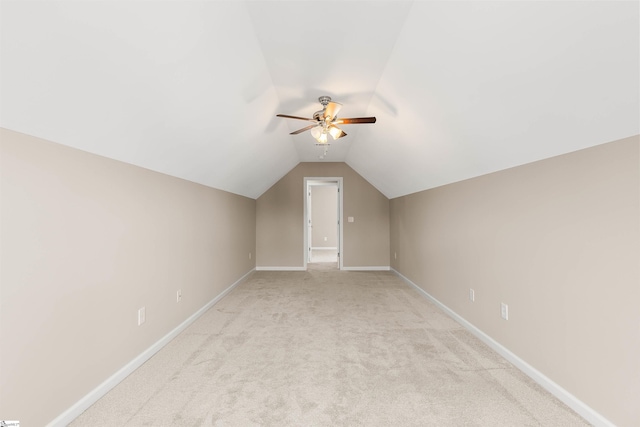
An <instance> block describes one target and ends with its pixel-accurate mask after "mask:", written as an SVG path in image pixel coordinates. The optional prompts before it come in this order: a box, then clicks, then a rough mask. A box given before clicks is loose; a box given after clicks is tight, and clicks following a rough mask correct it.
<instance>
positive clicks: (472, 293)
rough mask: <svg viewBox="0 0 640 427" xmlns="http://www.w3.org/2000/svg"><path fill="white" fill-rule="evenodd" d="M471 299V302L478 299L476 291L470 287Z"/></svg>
mask: <svg viewBox="0 0 640 427" xmlns="http://www.w3.org/2000/svg"><path fill="white" fill-rule="evenodd" d="M469 300H470V301H471V302H474V301H475V300H476V292H475V291H474V290H473V289H469Z"/></svg>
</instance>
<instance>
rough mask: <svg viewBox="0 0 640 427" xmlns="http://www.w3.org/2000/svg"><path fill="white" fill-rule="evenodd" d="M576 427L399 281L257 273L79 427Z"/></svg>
mask: <svg viewBox="0 0 640 427" xmlns="http://www.w3.org/2000/svg"><path fill="white" fill-rule="evenodd" d="M71 425H72V426H74V427H78V426H115V425H117V426H145V425H148V426H202V425H215V426H461V425H465V426H467V425H477V426H538V425H543V426H575V425H587V424H586V422H585V421H584V420H582V419H581V418H580V417H579V416H578V415H576V414H575V413H574V412H572V411H571V410H570V409H569V408H568V407H566V406H565V405H564V404H562V403H561V402H560V401H559V400H557V399H556V398H555V397H553V396H552V395H551V394H549V393H548V392H546V391H545V390H543V389H542V388H541V387H539V386H538V385H537V384H535V383H534V382H533V381H532V380H530V379H529V378H528V377H526V376H525V375H524V374H522V373H521V372H520V371H519V370H517V369H516V368H515V367H513V366H512V365H511V364H510V363H508V362H507V361H506V360H504V359H503V358H501V357H500V356H498V355H497V354H496V353H494V352H493V351H492V350H491V349H489V348H488V347H486V346H485V345H484V344H483V343H481V342H480V341H479V340H477V339H476V338H475V337H473V336H472V335H471V334H470V333H469V332H467V331H466V330H465V329H463V328H462V327H461V326H460V325H459V324H457V323H456V322H454V321H453V320H452V319H451V318H449V317H448V316H447V315H445V314H444V313H443V312H441V311H440V310H439V309H438V308H437V307H435V306H434V305H433V304H432V303H431V302H429V301H428V300H427V299H425V298H424V297H422V296H421V295H420V294H418V292H417V291H415V290H414V289H413V288H411V287H409V286H408V285H406V284H405V283H404V282H402V281H401V280H400V279H399V278H398V277H397V276H395V275H394V274H393V273H390V272H345V271H313V270H310V271H307V272H267V271H260V272H255V273H253V274H252V275H251V276H250V278H249V279H248V280H247V281H246V282H244V283H242V284H241V285H239V286H238V287H237V288H236V289H234V290H233V291H232V292H231V293H230V294H228V295H227V296H226V297H225V298H223V299H222V300H221V301H220V302H218V304H216V305H215V306H214V307H212V308H211V309H210V310H209V311H208V312H207V313H205V314H204V315H203V316H202V317H201V318H199V319H198V320H197V321H196V322H194V323H193V324H192V325H191V326H190V327H189V328H188V329H186V330H185V331H184V332H183V333H182V334H180V335H179V336H178V337H177V338H176V339H175V340H173V341H172V342H171V343H169V344H168V345H167V346H166V347H165V348H163V349H162V350H161V351H160V352H158V353H157V354H156V355H155V356H154V357H153V358H151V359H150V360H149V361H148V362H147V363H145V364H144V365H143V366H141V367H140V368H139V369H138V370H137V371H135V372H134V373H133V374H131V375H130V376H129V377H128V378H126V379H125V380H124V381H123V382H122V383H120V384H119V385H118V386H117V387H115V388H114V389H113V390H112V391H111V392H109V393H108V394H107V395H106V396H105V397H103V398H102V399H100V400H99V401H98V402H97V403H96V404H95V405H93V406H92V407H91V408H89V409H88V410H87V411H86V412H85V413H84V414H82V415H81V416H80V417H79V418H78V419H77V420H76V421H74V422H73V423H72V424H71Z"/></svg>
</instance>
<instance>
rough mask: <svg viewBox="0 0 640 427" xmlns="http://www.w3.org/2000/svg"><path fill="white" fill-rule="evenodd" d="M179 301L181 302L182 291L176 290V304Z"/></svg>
mask: <svg viewBox="0 0 640 427" xmlns="http://www.w3.org/2000/svg"><path fill="white" fill-rule="evenodd" d="M180 301H182V289H178V292H176V302H180Z"/></svg>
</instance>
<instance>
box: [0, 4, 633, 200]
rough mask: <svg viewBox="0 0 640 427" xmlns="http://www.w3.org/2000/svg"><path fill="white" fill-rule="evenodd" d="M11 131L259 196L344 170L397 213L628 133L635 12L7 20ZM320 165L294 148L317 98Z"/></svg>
mask: <svg viewBox="0 0 640 427" xmlns="http://www.w3.org/2000/svg"><path fill="white" fill-rule="evenodd" d="M0 12H1V26H2V27H1V32H2V34H1V36H2V39H1V45H0V48H1V50H0V60H1V68H0V72H1V74H0V91H1V92H0V125H1V126H2V127H4V128H8V129H12V130H15V131H19V132H23V133H26V134H30V135H34V136H37V137H41V138H45V139H48V140H50V141H54V142H57V143H60V144H65V145H68V146H72V147H76V148H79V149H81V150H85V151H89V152H92V153H96V154H99V155H102V156H106V157H110V158H113V159H117V160H121V161H124V162H128V163H132V164H135V165H139V166H142V167H145V168H148V169H152V170H155V171H159V172H162V173H166V174H169V175H173V176H177V177H180V178H184V179H187V180H191V181H194V182H198V183H201V184H205V185H208V186H211V187H215V188H219V189H223V190H227V191H230V192H233V193H237V194H241V195H245V196H248V197H252V198H257V197H258V196H259V195H260V194H262V193H263V192H264V191H265V190H267V189H268V188H269V187H270V186H271V185H273V184H274V183H275V182H277V181H278V179H280V178H281V177H282V176H284V175H285V174H286V173H287V172H288V171H289V170H291V169H292V168H293V167H294V166H295V165H296V164H298V162H308V161H344V162H346V163H347V164H349V165H350V166H351V167H352V168H353V169H355V170H356V171H357V172H359V173H360V174H361V175H362V176H364V177H365V178H366V179H367V180H368V181H369V182H371V183H372V184H373V185H374V186H376V187H377V188H378V189H379V190H380V191H382V192H383V193H384V194H385V195H386V196H387V197H389V198H392V197H397V196H401V195H404V194H408V193H412V192H415V191H419V190H424V189H428V188H433V187H436V186H440V185H443V184H447V183H451V182H455V181H459V180H463V179H467V178H471V177H474V176H478V175H482V174H485V173H489V172H493V171H497V170H501V169H505V168H509V167H513V166H516V165H520V164H524V163H528V162H532V161H535V160H539V159H543V158H547V157H551V156H555V155H559V154H563V153H566V152H571V151H575V150H578V149H582V148H586V147H589V146H593V145H597V144H601V143H605V142H609V141H613V140H616V139H620V138H623V137H627V136H631V135H636V134H638V133H640V131H639V124H638V122H639V116H640V107H639V104H640V102H639V98H640V85H639V81H640V78H639V75H640V69H639V63H640V61H639V56H640V53H639V52H640V43H639V39H640V37H639V35H640V25H639V20H640V18H639V16H640V13H639V12H640V10H639V3H638V2H637V1H629V2H605V1H600V2H598V1H588V2H580V1H576V2H540V1H533V2H521V1H515V2H504V1H503V2H500V1H498V2H485V1H469V2H459V1H454V2H438V1H414V2H402V1H371V2H369V1H354V2H345V1H339V2H333V1H322V2H318V1H248V2H240V1H238V2H230V1H177V0H176V1H138V0H134V1H88V2H81V1H58V0H47V1H8V0H2V2H1V10H0ZM321 95H329V96H331V97H332V98H333V100H334V101H337V102H341V103H342V104H343V108H342V110H341V112H340V115H341V116H344V117H360V116H376V117H377V119H378V121H377V123H376V124H374V125H371V124H367V125H345V126H344V130H345V131H346V132H347V134H348V136H347V137H345V138H342V139H340V140H338V141H335V142H333V143H332V145H331V147H330V149H329V152H328V154H327V156H326V157H325V158H324V160H319V159H318V155H319V154H320V153H319V152H318V151H317V149H316V147H315V145H314V143H315V140H314V139H313V138H312V137H311V135H310V134H309V132H305V133H302V134H300V135H296V136H290V135H289V132H291V131H294V130H296V129H298V128H301V127H304V125H305V122H302V121H296V120H287V119H282V118H276V114H277V113H285V114H292V115H299V116H306V117H310V116H311V115H312V114H313V112H314V111H317V110H319V109H320V108H321V106H320V104H319V103H318V102H317V98H318V97H319V96H321Z"/></svg>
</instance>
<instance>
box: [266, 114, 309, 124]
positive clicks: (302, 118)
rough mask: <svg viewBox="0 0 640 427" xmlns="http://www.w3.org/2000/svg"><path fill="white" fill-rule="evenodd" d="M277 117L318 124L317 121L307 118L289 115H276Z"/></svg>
mask: <svg viewBox="0 0 640 427" xmlns="http://www.w3.org/2000/svg"><path fill="white" fill-rule="evenodd" d="M276 117H284V118H285V119H297V120H306V121H308V122H317V120H316V119H309V118H307V117H298V116H290V115H288V114H276Z"/></svg>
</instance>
